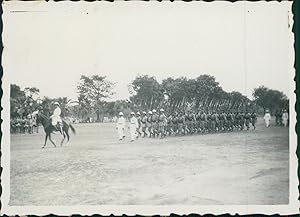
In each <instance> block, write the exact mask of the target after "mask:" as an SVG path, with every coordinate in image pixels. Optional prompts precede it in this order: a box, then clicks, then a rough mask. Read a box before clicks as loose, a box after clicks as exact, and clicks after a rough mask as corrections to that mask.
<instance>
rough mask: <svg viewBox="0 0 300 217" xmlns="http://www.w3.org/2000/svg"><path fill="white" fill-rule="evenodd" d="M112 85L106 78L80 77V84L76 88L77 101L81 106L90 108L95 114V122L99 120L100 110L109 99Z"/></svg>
mask: <svg viewBox="0 0 300 217" xmlns="http://www.w3.org/2000/svg"><path fill="white" fill-rule="evenodd" d="M113 86H114V84H113V83H112V82H110V81H108V80H107V78H106V76H99V75H92V76H85V75H81V77H80V83H79V85H78V86H77V89H78V93H79V97H78V101H79V104H80V105H81V106H87V105H88V104H89V105H90V107H91V108H92V109H93V110H94V111H95V112H96V115H97V121H99V120H100V114H101V110H102V109H103V104H104V102H105V100H106V99H108V98H110V97H111V96H112V95H113V94H114V93H113V92H112V89H113Z"/></svg>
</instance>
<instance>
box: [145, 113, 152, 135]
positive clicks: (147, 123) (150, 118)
mask: <svg viewBox="0 0 300 217" xmlns="http://www.w3.org/2000/svg"><path fill="white" fill-rule="evenodd" d="M146 126H147V129H148V132H149V137H151V136H152V135H153V130H152V111H149V112H148V117H147V122H146Z"/></svg>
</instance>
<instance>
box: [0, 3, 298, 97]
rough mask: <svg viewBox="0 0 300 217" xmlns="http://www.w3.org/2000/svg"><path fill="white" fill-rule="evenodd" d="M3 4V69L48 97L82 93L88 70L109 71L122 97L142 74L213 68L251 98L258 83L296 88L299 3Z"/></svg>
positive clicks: (224, 84) (230, 87) (229, 86)
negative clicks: (295, 7) (294, 23)
mask: <svg viewBox="0 0 300 217" xmlns="http://www.w3.org/2000/svg"><path fill="white" fill-rule="evenodd" d="M3 4H4V17H3V19H4V33H3V40H4V53H3V66H4V74H5V75H6V76H9V80H10V81H11V83H15V84H18V85H20V86H21V87H22V88H24V87H37V88H39V89H40V91H41V95H42V96H49V97H59V96H67V97H70V98H72V99H76V97H77V92H76V85H77V83H78V82H79V78H80V75H81V74H85V75H92V74H99V75H107V77H108V79H110V80H111V81H113V82H116V87H115V91H116V95H115V97H114V99H126V98H127V97H128V96H129V93H128V88H127V85H128V84H129V83H130V82H131V81H132V80H133V79H134V78H135V76H136V75H137V74H150V75H154V76H155V77H156V78H157V79H158V80H159V81H161V80H162V79H164V78H166V77H168V76H172V77H179V76H186V77H188V78H195V77H197V76H199V75H201V74H210V75H213V76H215V77H216V80H217V81H218V82H219V83H220V85H221V86H222V87H223V89H224V90H226V91H233V90H236V91H240V92H241V93H243V94H245V95H247V96H248V97H250V96H251V95H252V91H253V88H255V87H258V86H260V85H265V86H267V87H269V88H274V89H278V90H281V91H283V92H284V93H286V94H287V95H288V94H289V90H290V88H289V85H290V80H289V79H291V78H292V73H293V72H292V71H291V69H292V68H293V65H292V64H293V59H292V57H293V55H292V52H291V51H292V50H291V48H293V47H292V46H293V45H292V43H293V37H292V33H291V27H290V28H288V23H289V22H290V23H291V21H289V19H288V17H289V16H290V19H291V18H292V17H291V15H292V13H291V12H290V11H291V4H292V2H281V3H279V2H268V3H267V2H255V3H254V2H237V3H230V2H211V3H205V2H189V3H186V2H173V3H170V2H163V3H160V2H143V1H140V2H135V1H130V2H123V1H122V2H114V3H110V2H93V3H88V2H82V3H78V2H76V3H75V2H59V3H49V2H48V3H46V2H20V1H17V2H4V3H3ZM28 11H30V12H28Z"/></svg>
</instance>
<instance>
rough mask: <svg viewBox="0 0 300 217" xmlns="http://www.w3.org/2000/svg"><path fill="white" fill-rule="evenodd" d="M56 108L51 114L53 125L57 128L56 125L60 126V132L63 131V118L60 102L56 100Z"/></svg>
mask: <svg viewBox="0 0 300 217" xmlns="http://www.w3.org/2000/svg"><path fill="white" fill-rule="evenodd" d="M54 106H55V109H54V111H53V115H51V116H50V118H51V119H52V125H53V126H54V127H55V128H56V126H57V125H58V126H59V129H58V130H60V133H62V132H63V130H62V120H61V117H60V115H61V109H60V108H59V103H58V102H55V103H54Z"/></svg>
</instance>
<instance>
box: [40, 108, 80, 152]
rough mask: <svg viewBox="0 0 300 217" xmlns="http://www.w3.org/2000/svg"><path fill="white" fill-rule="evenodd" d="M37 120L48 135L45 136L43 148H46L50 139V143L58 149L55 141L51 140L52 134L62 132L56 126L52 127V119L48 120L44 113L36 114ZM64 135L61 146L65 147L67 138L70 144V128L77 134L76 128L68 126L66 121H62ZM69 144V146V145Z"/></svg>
mask: <svg viewBox="0 0 300 217" xmlns="http://www.w3.org/2000/svg"><path fill="white" fill-rule="evenodd" d="M36 120H37V122H38V123H41V124H42V126H43V127H44V131H45V133H46V136H45V143H44V145H43V147H42V148H44V147H45V146H46V143H47V140H48V138H49V140H50V142H51V143H52V144H53V145H54V147H56V145H55V143H54V142H53V140H52V139H51V133H54V132H60V129H58V128H56V127H55V126H53V125H52V120H51V118H48V117H47V116H45V115H43V114H42V113H40V112H39V113H37V114H36ZM62 124H63V126H62V132H61V133H62V135H63V139H62V140H61V142H60V146H62V145H63V142H64V141H65V138H66V137H67V139H68V143H69V139H70V135H69V128H70V129H71V131H72V132H73V133H74V134H76V130H75V128H74V127H73V126H72V125H71V124H68V123H67V122H66V121H64V120H62ZM68 143H67V144H68Z"/></svg>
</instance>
